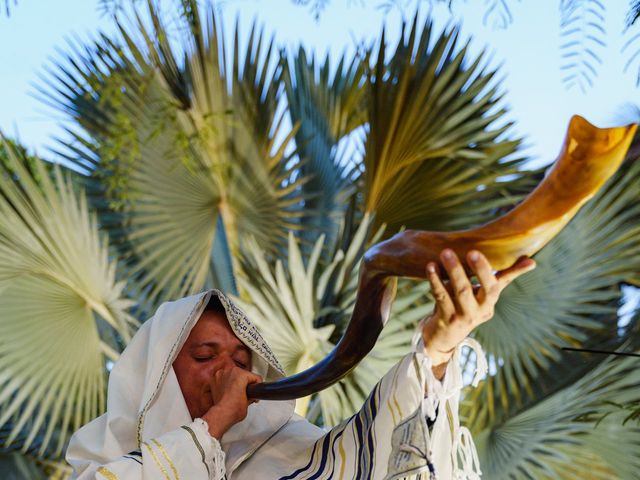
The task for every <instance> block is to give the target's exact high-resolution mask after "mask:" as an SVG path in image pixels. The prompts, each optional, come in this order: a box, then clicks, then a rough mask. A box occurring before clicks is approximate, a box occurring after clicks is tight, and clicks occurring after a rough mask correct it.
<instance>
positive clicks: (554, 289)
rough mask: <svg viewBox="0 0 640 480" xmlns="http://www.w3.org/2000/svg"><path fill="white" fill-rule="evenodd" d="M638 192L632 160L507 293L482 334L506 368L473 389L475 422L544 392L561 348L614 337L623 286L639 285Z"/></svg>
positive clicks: (639, 178) (639, 171)
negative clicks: (546, 374) (543, 381)
mask: <svg viewBox="0 0 640 480" xmlns="http://www.w3.org/2000/svg"><path fill="white" fill-rule="evenodd" d="M639 191H640V165H638V163H637V162H627V163H626V164H625V165H624V167H623V168H622V169H621V171H620V172H619V173H618V174H617V175H616V176H615V177H614V179H612V181H610V182H609V183H608V184H607V185H606V186H605V188H604V189H603V190H601V192H600V193H599V194H598V195H597V196H596V197H595V198H594V199H592V200H591V201H590V202H589V203H588V204H587V205H586V206H585V207H584V208H583V209H582V210H581V211H580V212H579V214H578V215H577V216H576V217H575V218H574V220H573V221H572V222H571V223H570V224H569V225H567V227H565V229H564V230H563V231H562V232H561V233H560V234H559V235H558V236H557V237H556V238H555V239H554V240H552V241H551V242H550V243H549V245H548V246H546V247H545V248H544V249H543V250H542V251H541V252H540V253H539V254H538V255H536V257H535V258H536V261H537V263H538V267H537V268H536V269H535V270H534V271H533V272H530V273H528V274H527V275H525V276H523V277H521V278H519V279H517V280H516V281H515V282H514V283H513V284H512V285H510V286H509V287H508V288H507V289H506V290H505V291H504V292H503V294H502V296H501V298H500V301H499V302H498V304H497V306H496V315H495V317H494V318H493V319H492V320H491V322H488V323H486V324H484V325H482V326H481V327H480V328H479V329H478V330H477V332H476V333H477V334H476V337H477V338H478V340H479V341H480V342H481V343H482V344H483V345H484V347H485V349H486V350H487V352H489V354H490V355H491V356H492V357H493V358H494V360H495V362H496V363H497V362H500V363H504V366H503V367H502V368H500V369H499V370H498V372H497V373H496V375H494V376H491V377H489V378H487V381H486V385H485V386H484V387H483V388H482V389H480V390H478V391H475V392H472V393H471V395H472V396H473V397H474V398H475V400H476V401H477V402H478V405H479V406H478V408H477V409H475V410H474V412H473V413H470V415H471V416H472V417H473V418H474V421H477V422H479V423H480V424H487V423H489V422H491V421H493V420H495V416H496V412H499V411H500V412H502V413H506V412H508V411H509V410H510V409H511V408H517V406H518V404H522V402H524V401H525V400H526V399H527V397H531V398H537V396H538V395H539V393H540V390H541V388H540V387H541V386H542V385H541V384H540V382H541V375H542V372H544V371H546V370H548V369H550V368H552V366H553V365H556V364H557V362H558V361H559V360H560V359H561V358H562V352H561V350H560V349H561V348H562V347H579V346H586V342H587V341H588V340H589V339H590V338H593V337H594V336H596V337H595V338H597V335H599V332H600V334H602V332H605V337H606V336H607V335H608V336H611V335H614V336H615V332H616V329H617V327H616V322H615V319H616V318H617V309H618V308H619V303H620V301H621V296H622V292H621V288H620V284H621V283H622V282H626V283H631V284H635V283H636V282H637V281H638V271H640V257H639V256H638V251H640V222H639V219H640V204H639V202H638V192H639ZM606 332H608V333H606ZM553 368H556V367H553ZM576 373H578V370H576ZM543 390H544V388H543Z"/></svg>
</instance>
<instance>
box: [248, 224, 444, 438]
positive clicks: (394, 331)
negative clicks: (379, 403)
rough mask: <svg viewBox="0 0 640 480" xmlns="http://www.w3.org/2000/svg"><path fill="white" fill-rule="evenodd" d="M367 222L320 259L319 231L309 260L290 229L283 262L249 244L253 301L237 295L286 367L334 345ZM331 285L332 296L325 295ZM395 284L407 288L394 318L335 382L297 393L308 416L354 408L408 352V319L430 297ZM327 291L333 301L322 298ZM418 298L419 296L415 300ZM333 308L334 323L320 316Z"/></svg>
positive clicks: (420, 313)
mask: <svg viewBox="0 0 640 480" xmlns="http://www.w3.org/2000/svg"><path fill="white" fill-rule="evenodd" d="M370 226H371V219H370V218H368V217H365V218H364V219H363V221H362V223H361V224H360V226H359V228H358V231H357V232H356V234H355V235H354V237H353V242H352V244H351V245H350V246H349V248H348V249H347V250H346V251H343V250H342V249H340V248H337V249H334V255H333V258H331V261H330V262H329V263H327V264H325V265H321V264H320V263H319V260H320V252H321V250H322V248H323V244H324V238H323V237H320V238H319V239H318V240H317V241H316V243H315V245H314V248H313V251H312V253H311V255H310V256H309V258H308V260H307V262H306V265H305V262H304V260H303V256H302V253H301V251H300V248H299V245H298V243H297V241H296V240H295V239H294V237H293V235H291V236H290V237H289V238H290V240H289V257H288V262H287V266H286V267H285V266H284V264H283V262H282V261H280V260H278V261H276V263H275V266H270V265H269V264H268V262H267V260H266V259H265V257H264V253H263V252H262V251H261V250H260V248H259V247H258V246H257V245H254V247H253V248H252V250H251V252H252V254H253V255H252V257H251V258H250V259H248V261H249V263H250V268H245V269H244V270H245V271H246V272H250V273H249V275H248V277H246V278H243V279H242V280H241V283H242V284H243V288H245V289H246V290H247V292H249V298H250V299H251V302H244V301H243V300H242V299H237V301H238V302H239V303H240V304H241V305H242V307H243V308H244V309H245V311H246V312H247V314H248V315H249V317H250V318H251V319H252V320H253V321H254V322H256V324H257V325H258V327H259V328H260V329H261V330H262V332H263V333H264V335H265V339H266V340H267V342H269V344H270V346H271V347H272V348H273V350H274V352H275V353H276V355H277V356H278V358H279V359H280V361H281V362H282V365H283V368H284V369H285V371H286V372H287V373H288V374H293V373H297V372H300V371H302V370H304V369H306V368H308V367H310V366H311V365H313V364H315V363H317V362H319V361H320V360H322V359H323V358H324V357H325V356H326V355H327V354H328V353H329V352H330V351H331V350H332V349H333V347H334V346H335V342H336V340H335V338H336V335H335V334H334V333H335V331H336V330H338V332H337V333H338V335H337V338H340V336H341V334H342V332H343V329H344V326H345V323H343V322H341V321H339V320H335V319H336V318H344V317H347V318H348V317H349V316H350V313H351V310H352V309H353V306H354V303H355V291H356V286H357V274H358V266H359V260H360V255H361V252H362V251H363V249H364V246H365V244H366V239H367V233H368V230H369V228H370ZM374 237H375V236H374ZM357 252H360V255H357ZM328 290H331V291H332V292H333V296H327V294H326V293H327V291H328ZM400 290H401V291H403V292H404V293H405V295H403V297H402V300H400V301H397V302H395V303H394V307H393V309H392V313H391V317H392V318H391V320H390V321H389V324H388V325H387V327H386V328H385V329H384V331H383V333H382V335H381V337H380V339H379V340H378V343H377V344H376V347H375V348H374V350H373V351H372V352H371V353H370V354H369V356H368V357H367V358H366V359H365V360H364V361H363V362H362V363H361V364H360V365H359V366H358V367H357V368H356V369H355V370H354V371H353V372H351V373H350V374H349V375H347V376H346V377H345V378H343V379H342V380H341V381H340V382H338V383H337V384H335V385H333V386H332V387H330V388H328V389H326V390H323V391H322V392H320V393H318V394H317V395H315V396H314V397H313V398H311V399H305V400H304V401H303V402H300V401H299V403H298V407H299V408H300V407H301V412H302V413H303V414H304V413H306V414H307V416H308V417H309V418H310V419H311V420H315V421H319V422H321V423H322V424H324V425H327V426H330V425H335V424H337V423H338V422H340V421H342V420H343V419H344V418H346V417H347V416H349V415H351V414H353V413H354V412H355V411H357V410H358V409H359V408H360V405H361V404H362V402H363V401H364V400H365V398H366V397H367V395H368V393H369V392H370V390H371V388H372V387H373V385H375V383H376V382H377V381H379V379H380V378H381V377H382V375H383V374H384V372H386V371H387V370H388V369H389V368H390V367H391V366H392V365H393V364H394V363H395V362H396V361H397V360H398V359H399V358H400V357H401V356H402V355H404V354H406V352H407V351H408V349H409V344H410V340H411V337H412V335H413V327H415V325H416V324H417V323H418V321H419V320H420V319H421V318H422V317H424V316H425V315H426V313H427V312H428V311H429V310H430V309H431V308H432V305H431V304H429V303H428V302H425V301H424V300H425V299H424V294H425V292H424V291H423V289H421V288H418V287H417V286H415V285H413V284H408V283H406V284H403V285H401V286H400ZM326 298H333V299H334V300H335V303H331V304H328V303H323V299H326ZM418 300H422V302H420V304H419V305H417V304H418V303H419V302H418ZM330 312H331V313H333V314H334V317H333V318H334V323H330V322H326V321H324V322H320V320H321V319H322V318H323V317H325V316H326V315H327V314H328V313H330ZM309 400H310V405H311V408H309V409H308V408H307V406H308V405H307V402H309Z"/></svg>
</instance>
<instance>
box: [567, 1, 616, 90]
mask: <svg viewBox="0 0 640 480" xmlns="http://www.w3.org/2000/svg"><path fill="white" fill-rule="evenodd" d="M605 14H606V7H605V6H604V3H602V2H601V1H600V0H561V2H560V35H561V36H562V43H561V45H560V51H561V56H562V66H561V69H562V71H563V72H564V77H563V78H562V82H563V83H564V85H565V87H566V88H567V89H571V88H579V89H580V90H581V91H582V93H586V91H587V88H588V87H591V86H593V82H594V80H595V78H596V77H597V76H598V71H597V66H598V65H602V58H601V57H600V52H602V49H604V48H605V47H606V43H605V39H606V36H607V31H606V29H605Z"/></svg>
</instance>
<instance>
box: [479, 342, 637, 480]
mask: <svg viewBox="0 0 640 480" xmlns="http://www.w3.org/2000/svg"><path fill="white" fill-rule="evenodd" d="M636 343H637V342H636ZM636 348H637V346H636ZM574 380H575V379H574ZM638 384H640V370H638V368H637V359H633V358H631V359H628V358H627V359H620V358H615V357H611V356H610V357H605V358H604V360H602V361H600V362H598V364H597V365H595V367H594V368H590V369H589V371H588V372H587V373H586V374H585V375H583V376H582V377H581V378H578V379H577V380H575V381H574V382H573V383H569V384H568V385H567V386H565V388H562V389H560V390H559V391H557V392H555V393H553V394H551V395H549V396H547V397H546V398H543V399H541V400H540V401H538V402H536V403H535V404H534V405H532V406H530V407H528V408H525V409H522V410H521V411H518V412H516V413H515V414H514V415H512V416H510V417H509V418H506V419H503V421H501V422H497V423H495V424H491V425H488V426H487V427H486V428H485V429H483V430H480V431H479V432H476V434H475V435H474V438H475V441H476V446H477V447H478V453H479V456H480V464H481V465H482V470H483V474H484V476H486V477H488V478H492V479H493V478H495V479H497V480H499V479H503V478H504V479H506V478H509V479H520V478H522V479H524V478H536V479H537V478H541V479H553V478H563V479H567V480H571V479H576V480H578V479H584V478H590V479H591V478H592V479H603V480H604V479H611V478H622V479H632V478H636V477H637V472H638V469H639V468H640V455H639V454H638V452H640V428H638V426H635V425H623V417H624V414H623V413H621V412H620V411H616V412H615V413H612V414H611V415H609V416H607V418H606V419H605V420H604V421H602V422H597V420H595V419H593V418H589V415H590V414H592V413H593V412H594V411H597V412H600V413H604V412H606V411H607V406H606V403H605V402H606V401H616V402H631V401H638V399H639V398H640V392H639V391H638V388H637V387H638ZM609 410H611V407H609Z"/></svg>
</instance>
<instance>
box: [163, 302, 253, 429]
mask: <svg viewBox="0 0 640 480" xmlns="http://www.w3.org/2000/svg"><path fill="white" fill-rule="evenodd" d="M233 366H236V367H240V368H243V369H245V370H251V352H250V350H249V349H248V348H247V347H246V346H245V344H244V343H242V342H241V341H240V340H239V339H238V337H236V336H235V334H234V333H233V330H231V327H230V326H229V322H228V321H227V319H226V318H225V317H224V316H223V315H222V314H219V313H215V312H210V311H206V312H204V313H203V314H202V316H201V317H200V319H199V320H198V323H196V325H195V327H193V330H191V333H190V334H189V337H188V338H187V341H186V342H185V343H184V345H183V347H182V350H180V353H178V356H177V357H176V359H175V361H174V362H173V370H174V371H175V373H176V377H178V384H179V385H180V390H182V395H183V396H184V399H185V402H186V404H187V408H188V409H189V413H190V414H191V418H199V417H202V415H204V414H205V413H207V411H208V410H209V408H211V406H212V405H213V400H212V398H211V387H210V385H209V382H210V380H211V378H212V377H213V374H214V373H215V372H216V371H217V370H220V369H225V368H231V367H233Z"/></svg>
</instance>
